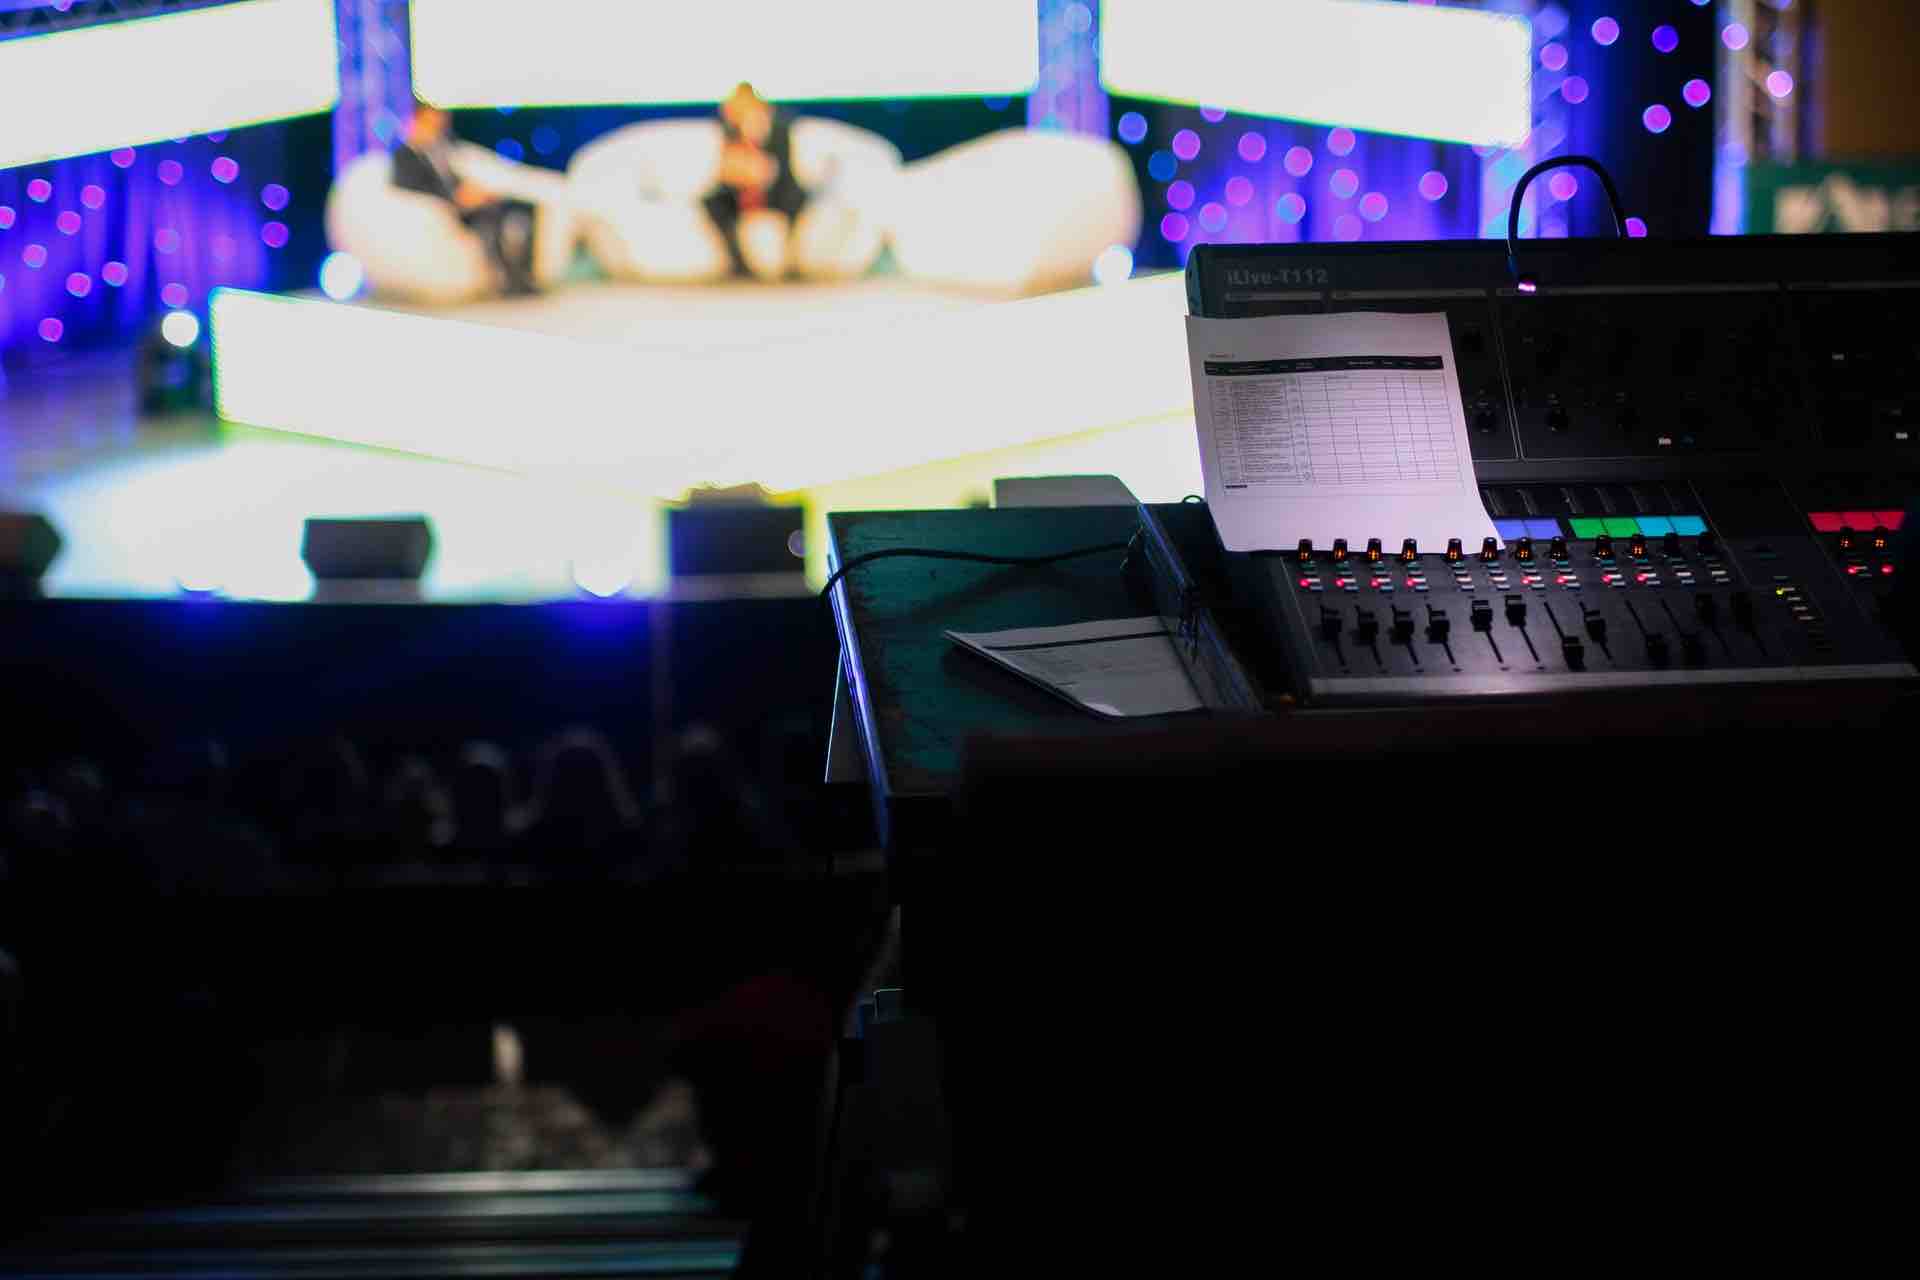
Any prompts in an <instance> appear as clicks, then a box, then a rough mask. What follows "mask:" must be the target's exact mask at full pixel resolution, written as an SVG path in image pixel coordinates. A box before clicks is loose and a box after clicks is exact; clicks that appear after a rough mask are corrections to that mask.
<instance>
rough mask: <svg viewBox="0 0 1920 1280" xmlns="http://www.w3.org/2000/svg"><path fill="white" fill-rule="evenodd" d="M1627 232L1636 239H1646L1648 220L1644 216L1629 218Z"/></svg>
mask: <svg viewBox="0 0 1920 1280" xmlns="http://www.w3.org/2000/svg"><path fill="white" fill-rule="evenodd" d="M1627 234H1628V235H1629V236H1631V237H1632V238H1633V239H1635V240H1643V239H1645V238H1646V234H1647V224H1646V220H1645V219H1643V218H1628V219H1627Z"/></svg>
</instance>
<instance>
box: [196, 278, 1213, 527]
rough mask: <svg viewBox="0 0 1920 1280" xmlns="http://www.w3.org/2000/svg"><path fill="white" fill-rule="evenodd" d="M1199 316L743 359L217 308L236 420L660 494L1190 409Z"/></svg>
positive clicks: (882, 464) (1072, 301) (1044, 308)
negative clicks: (1193, 320)
mask: <svg viewBox="0 0 1920 1280" xmlns="http://www.w3.org/2000/svg"><path fill="white" fill-rule="evenodd" d="M1185 312H1186V293H1185V282H1184V280H1183V278H1182V277H1181V276H1180V275H1179V273H1177V272H1176V273H1171V274H1168V275H1163V276H1157V277H1149V278H1142V279H1138V280H1132V281H1128V282H1126V283H1123V284H1117V285H1109V286H1104V287H1093V288H1088V289H1082V290H1078V291H1075V292H1073V293H1064V294H1053V295H1050V296H1047V297H1042V298H1032V299H1027V300H1024V301H1020V302H1008V303H1002V304H999V305H995V306H987V307H981V308H978V309H976V310H969V311H964V312H952V313H943V314H936V315H931V316H925V317H922V318H920V319H918V320H916V321H914V322H913V323H907V324H893V325H888V326H885V327H876V328H875V329H873V330H871V331H868V332H863V333H858V334H845V335H835V336H832V337H822V338H816V339H812V340H807V341H800V342H790V343H784V344H773V345H768V346H765V347H761V348H757V349H754V350H751V351H741V352H731V353H728V352H713V351H703V350H698V349H693V350H674V349H661V348H659V347H649V346H644V345H640V344H628V343H624V342H611V341H608V342H586V341H579V340H575V339H570V338H561V337H554V336H551V335H548V334H541V333H531V332H527V331H524V330H517V329H508V328H503V327H498V326H494V325H481V324H473V323H470V322H466V321H459V320H449V319H443V318H439V317H435V316H426V315H415V314H408V313H405V312H397V311H383V310H380V309H378V308H376V307H371V306H356V305H351V304H343V303H334V302H324V301H319V300H316V299H307V298H288V297H276V296H273V295H269V294H260V293H249V292H242V291H238V290H221V291H219V292H217V293H216V294H215V295H214V297H213V303H212V316H213V332H214V355H215V373H216V388H217V396H218V407H219V412H220V416H221V417H223V418H225V419H227V420H228V421H231V422H239V423H245V424H247V425H250V426H257V427H271V428H275V429H279V430H284V431H295V432H300V433H302V434H305V435H313V436H324V437H327V438H330V439H335V440H343V441H348V442H351V443H355V444H363V445H374V446H379V447H382V448H388V449H397V450H402V451H405V452H408V453H416V454H425V455H428V456H431V457H438V458H444V459H448V460H452V461H458V462H465V463H471V464H475V465H480V466H488V467H497V468H501V469H505V470H510V471H515V472H519V473H522V474H530V475H540V476H543V477H547V478H550V479H556V480H565V481H568V482H577V483H580V484H582V485H587V486H590V487H594V488H622V489H626V490H628V491H631V492H634V493H639V494H647V495H653V496H658V497H663V498H675V497H678V496H680V495H681V494H683V493H684V492H685V491H686V490H687V489H688V488H689V487H692V486H694V485H700V484H715V485H733V484H744V483H749V482H757V483H760V484H764V485H765V486H766V487H767V488H769V489H772V490H775V491H791V490H799V489H805V488H810V487H813V486H815V485H819V484H823V483H827V482H830V481H836V480H842V479H846V478H849V477H855V476H865V475H877V474H880V473H882V472H887V471H893V470H897V469H899V468H902V467H910V466H918V465H920V464H922V463H926V462H932V461H936V460H940V459H945V458H952V457H957V456H961V455H965V454H973V453H980V452H983V451H986V450H989V449H1002V448H1007V447H1009V446H1012V445H1020V444H1027V443H1030V442H1032V441H1035V440H1048V439H1055V438H1058V437H1062V436H1068V435H1073V434H1076V433H1079V432H1086V431H1095V430H1100V429H1104V428H1110V427H1115V426H1122V425H1126V424H1131V423H1138V422H1144V421H1148V420H1151V419H1156V418H1166V417H1188V418H1190V417H1191V415H1192V412H1193V388H1192V383H1191V380H1190V378H1189V376H1188V371H1187V356H1186V342H1185V339H1184V337H1183V331H1182V329H1181V323H1182V317H1183V316H1184V314H1185ZM316 353H321V354H318V355H316Z"/></svg>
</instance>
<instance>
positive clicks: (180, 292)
mask: <svg viewBox="0 0 1920 1280" xmlns="http://www.w3.org/2000/svg"><path fill="white" fill-rule="evenodd" d="M160 301H162V302H164V303H166V304H167V305H168V306H170V307H173V308H175V309H176V310H177V309H179V308H181V307H184V306H186V305H187V286H185V285H183V284H181V283H179V282H178V281H175V282H174V283H172V284H169V285H168V286H167V287H166V288H164V289H162V290H160Z"/></svg>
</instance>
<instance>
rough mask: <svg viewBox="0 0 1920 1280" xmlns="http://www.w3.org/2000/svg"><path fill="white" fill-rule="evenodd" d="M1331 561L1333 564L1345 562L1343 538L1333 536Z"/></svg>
mask: <svg viewBox="0 0 1920 1280" xmlns="http://www.w3.org/2000/svg"><path fill="white" fill-rule="evenodd" d="M1333 562H1334V563H1335V564H1345V563H1346V562H1347V540H1346V539H1345V538H1335V539H1334V540H1333Z"/></svg>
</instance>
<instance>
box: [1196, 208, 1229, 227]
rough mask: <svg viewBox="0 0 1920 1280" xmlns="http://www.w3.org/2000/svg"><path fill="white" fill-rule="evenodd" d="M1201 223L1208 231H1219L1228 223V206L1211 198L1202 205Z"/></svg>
mask: <svg viewBox="0 0 1920 1280" xmlns="http://www.w3.org/2000/svg"><path fill="white" fill-rule="evenodd" d="M1200 225H1201V226H1202V227H1204V228H1206V229H1207V230H1208V231H1219V230H1221V229H1223V228H1224V227H1225V226H1226V225H1227V210H1226V206H1224V205H1222V204H1220V203H1219V202H1218V201H1215V200H1209V201H1207V202H1206V203H1205V204H1203V205H1201V206H1200Z"/></svg>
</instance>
